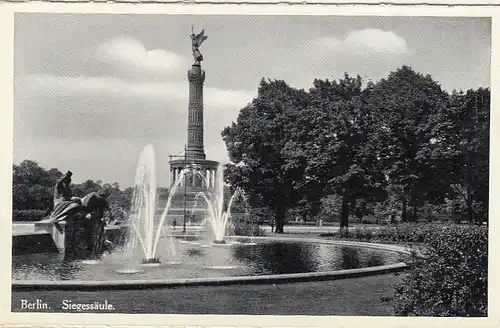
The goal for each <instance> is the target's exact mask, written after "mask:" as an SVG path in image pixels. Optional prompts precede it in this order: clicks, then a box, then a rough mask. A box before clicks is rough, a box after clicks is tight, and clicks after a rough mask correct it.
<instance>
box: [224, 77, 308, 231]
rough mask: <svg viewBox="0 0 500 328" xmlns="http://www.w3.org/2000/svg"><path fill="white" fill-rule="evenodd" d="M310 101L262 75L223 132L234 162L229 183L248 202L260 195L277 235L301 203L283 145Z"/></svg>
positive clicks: (295, 90) (281, 82)
mask: <svg viewBox="0 0 500 328" xmlns="http://www.w3.org/2000/svg"><path fill="white" fill-rule="evenodd" d="M307 102H308V94H307V92H305V91H304V90H297V89H294V88H291V87H290V86H288V85H287V84H286V83H285V82H284V81H265V80H264V79H263V80H262V81H261V83H260V86H259V89H258V95H257V97H256V98H255V99H253V101H252V102H251V103H250V104H249V105H247V106H246V107H245V108H243V109H242V110H241V111H240V113H239V115H238V119H237V121H236V122H233V123H232V124H231V126H228V127H226V128H225V129H224V130H223V131H222V138H223V140H224V142H225V144H226V147H227V150H228V152H229V158H230V160H231V161H232V162H233V163H235V164H233V165H230V166H229V167H228V168H227V173H228V174H227V177H226V179H227V182H228V183H230V184H232V185H234V186H237V187H241V188H243V190H245V192H246V193H247V194H248V195H250V201H253V200H255V199H257V198H259V199H260V200H261V202H262V203H263V204H264V205H265V206H266V207H269V208H270V209H271V210H272V211H273V212H274V217H275V221H276V232H277V233H283V226H284V224H285V215H286V212H287V210H288V209H289V208H290V207H291V206H292V205H293V204H295V203H296V202H297V199H296V197H295V196H296V195H295V194H294V186H293V184H294V182H295V181H296V176H295V175H294V174H295V173H296V172H295V171H296V169H295V168H293V167H290V166H288V165H287V162H286V159H285V158H284V156H283V149H284V148H285V145H286V143H287V140H288V139H290V133H293V131H290V126H293V125H294V123H293V119H292V118H295V117H296V116H297V112H299V111H300V110H301V109H303V108H304V107H305V106H306V105H307ZM253 195H255V196H253Z"/></svg>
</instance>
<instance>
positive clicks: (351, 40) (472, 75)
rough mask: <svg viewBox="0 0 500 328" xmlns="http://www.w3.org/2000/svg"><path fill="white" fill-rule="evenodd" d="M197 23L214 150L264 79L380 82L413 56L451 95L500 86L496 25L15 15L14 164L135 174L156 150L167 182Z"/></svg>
mask: <svg viewBox="0 0 500 328" xmlns="http://www.w3.org/2000/svg"><path fill="white" fill-rule="evenodd" d="M191 24H194V26H195V29H196V30H197V31H199V30H200V29H201V28H205V31H206V35H208V39H207V40H206V41H205V42H204V43H203V45H202V47H201V52H202V53H203V56H204V59H205V61H204V62H203V66H204V69H205V71H206V81H205V90H204V97H205V103H204V107H205V112H204V115H205V152H206V153H207V158H208V159H212V160H219V161H222V162H225V161H227V160H228V158H227V154H226V150H225V147H224V144H223V142H222V140H221V138H220V132H221V130H222V129H223V128H224V127H225V126H227V125H229V124H230V123H231V121H233V120H235V119H236V117H237V115H238V112H239V110H240V109H241V108H242V107H244V106H245V105H246V104H247V103H248V102H249V101H250V100H251V99H252V98H253V97H254V96H255V95H256V90H257V86H258V83H259V81H260V79H261V78H262V77H265V78H271V79H284V80H285V81H287V82H288V83H289V84H291V85H292V86H294V87H299V88H309V87H310V86H311V84H312V81H313V79H314V78H323V79H324V78H329V79H338V78H339V77H342V75H343V73H344V72H347V73H349V74H353V75H356V74H359V75H361V76H362V77H364V78H365V79H372V80H379V79H380V78H382V77H385V76H387V75H388V73H389V72H390V71H393V70H395V69H397V68H398V67H400V66H401V65H403V64H406V65H410V66H411V67H413V68H414V69H415V70H417V71H419V72H421V73H425V74H427V73H428V74H431V75H432V76H433V78H434V79H436V80H437V81H438V82H440V83H441V85H442V86H443V88H444V89H447V90H449V91H451V90H453V89H468V88H477V87H480V86H482V87H489V85H490V50H491V27H490V20H489V19H483V18H443V17H429V18H409V17H401V18H397V17H339V16H321V17H314V16H194V15H182V16H180V15H179V16H174V15H104V14H102V15H96V14H16V17H15V40H14V65H15V66H14V67H15V70H14V75H15V78H14V79H15V81H14V93H15V95H14V162H15V163H19V162H20V161H22V160H23V159H31V160H35V161H38V162H39V163H40V165H42V166H43V167H45V168H52V167H56V168H58V169H59V170H61V171H65V170H68V169H70V170H72V171H73V172H74V181H75V182H81V181H83V180H85V179H88V178H91V179H94V180H98V179H99V180H103V181H105V182H114V181H117V182H119V183H120V185H121V186H122V187H127V186H130V185H131V183H132V182H133V178H134V172H135V165H136V161H137V158H138V155H139V153H140V151H141V149H142V148H143V147H144V146H145V145H147V144H148V143H151V144H153V145H154V146H155V149H156V156H157V170H158V176H159V181H158V184H159V185H163V186H167V185H168V183H169V173H168V172H169V166H168V160H169V158H168V155H170V154H174V153H178V152H180V151H182V150H183V147H184V144H185V142H186V139H187V137H186V134H187V107H188V82H187V70H188V69H189V67H190V65H191V63H192V56H191V45H190V38H189V34H190V32H191Z"/></svg>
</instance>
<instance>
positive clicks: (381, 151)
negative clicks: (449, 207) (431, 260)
mask: <svg viewBox="0 0 500 328" xmlns="http://www.w3.org/2000/svg"><path fill="white" fill-rule="evenodd" d="M447 102H448V95H447V93H446V92H444V91H443V90H442V89H441V87H440V85H439V84H438V83H437V82H435V81H434V80H433V79H432V77H431V76H430V75H426V76H424V75H422V74H419V73H416V72H415V71H413V70H412V69H411V68H410V67H408V66H403V67H401V68H399V69H398V70H396V71H394V72H391V73H390V74H389V77H388V78H387V79H382V80H380V81H379V82H378V83H376V84H375V85H373V87H372V88H371V90H370V92H369V95H368V98H367V103H368V104H369V107H370V111H372V112H373V113H374V114H375V117H376V118H377V121H376V123H375V124H374V126H376V127H377V128H378V132H377V133H375V134H374V136H376V138H375V139H374V140H373V142H374V143H376V145H377V147H376V148H377V153H378V155H377V156H378V158H379V159H380V162H381V164H382V165H383V168H384V173H385V175H386V178H387V181H388V183H389V184H390V185H391V186H392V187H393V189H395V190H396V189H398V190H399V198H400V202H401V205H402V206H401V218H402V221H407V220H408V216H407V211H408V206H411V207H412V209H413V212H412V215H411V219H412V220H414V221H416V220H417V208H418V206H419V205H421V204H422V202H423V201H425V200H429V199H432V198H433V197H437V196H439V195H443V194H444V192H441V191H442V189H441V187H443V188H446V186H447V183H446V181H447V176H446V175H441V176H439V175H437V174H436V173H437V170H436V166H439V165H440V158H439V153H437V152H433V147H434V146H433V142H434V141H435V136H434V132H435V131H434V129H433V127H434V125H435V123H436V119H437V117H439V115H440V113H442V112H443V111H444V110H445V108H446V104H447ZM442 179H443V180H442ZM443 181H444V183H442V182H443ZM440 199H441V200H442V201H444V199H443V198H442V197H440Z"/></svg>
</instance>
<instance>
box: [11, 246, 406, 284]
mask: <svg viewBox="0 0 500 328" xmlns="http://www.w3.org/2000/svg"><path fill="white" fill-rule="evenodd" d="M227 239H236V240H249V239H251V240H273V241H289V242H303V243H316V244H330V245H344V246H353V247H366V248H375V249H380V250H385V251H392V252H398V253H404V254H410V250H409V249H407V248H405V247H402V246H397V245H387V244H375V243H362V242H351V241H338V240H322V239H313V238H293V237H246V236H231V237H228V238H227ZM406 268H408V265H407V264H406V263H404V262H399V263H394V264H388V265H382V266H374V267H367V268H359V269H348V270H337V271H322V272H306V273H292V274H277V275H259V276H234V277H216V278H186V279H153V280H118V281H97V280H96V281H88V280H63V281H41V280H24V281H22V280H13V281H12V291H13V292H15V291H35V290H47V291H48V290H79V291H101V290H124V289H125V290H127V289H128V290H132V289H154V288H155V289H156V288H175V287H185V286H224V285H248V284H281V283H292V282H307V281H326V280H338V279H348V278H356V277H364V276H372V275H380V274H385V273H390V272H399V271H403V270H405V269H406Z"/></svg>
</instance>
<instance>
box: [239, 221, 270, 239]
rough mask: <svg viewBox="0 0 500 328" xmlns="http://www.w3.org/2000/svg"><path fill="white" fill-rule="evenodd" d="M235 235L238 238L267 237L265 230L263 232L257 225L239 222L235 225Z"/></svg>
mask: <svg viewBox="0 0 500 328" xmlns="http://www.w3.org/2000/svg"><path fill="white" fill-rule="evenodd" d="M233 233H234V234H235V235H236V236H254V237H257V236H265V232H264V230H262V229H261V228H260V227H259V225H258V224H257V223H254V222H247V221H239V222H238V223H236V224H235V225H234V231H233Z"/></svg>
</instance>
